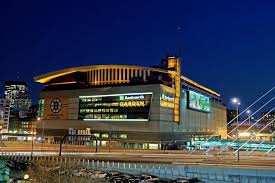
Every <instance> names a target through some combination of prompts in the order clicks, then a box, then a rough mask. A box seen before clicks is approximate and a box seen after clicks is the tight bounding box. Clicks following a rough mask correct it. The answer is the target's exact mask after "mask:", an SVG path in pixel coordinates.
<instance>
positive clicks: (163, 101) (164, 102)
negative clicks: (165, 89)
mask: <svg viewBox="0 0 275 183" xmlns="http://www.w3.org/2000/svg"><path fill="white" fill-rule="evenodd" d="M174 100H175V98H174V96H170V95H167V94H164V93H162V94H161V95H160V106H161V107H167V108H174Z"/></svg>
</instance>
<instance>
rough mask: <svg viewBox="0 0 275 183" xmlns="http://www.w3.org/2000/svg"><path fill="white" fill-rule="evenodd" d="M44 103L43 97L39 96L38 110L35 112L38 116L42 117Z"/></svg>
mask: <svg viewBox="0 0 275 183" xmlns="http://www.w3.org/2000/svg"><path fill="white" fill-rule="evenodd" d="M44 103H45V100H44V99H43V98H40V99H39V100H38V112H37V116H38V117H43V114H44V105H45V104H44Z"/></svg>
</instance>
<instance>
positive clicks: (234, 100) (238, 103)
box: [231, 98, 241, 162]
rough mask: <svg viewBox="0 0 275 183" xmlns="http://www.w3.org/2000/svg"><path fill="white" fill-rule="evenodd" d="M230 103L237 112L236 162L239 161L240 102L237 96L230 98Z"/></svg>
mask: <svg viewBox="0 0 275 183" xmlns="http://www.w3.org/2000/svg"><path fill="white" fill-rule="evenodd" d="M231 102H232V104H234V105H236V109H237V111H236V114H237V116H236V117H237V129H236V130H237V135H236V137H237V156H238V162H239V161H240V150H239V105H241V102H240V100H239V99H238V98H232V99H231Z"/></svg>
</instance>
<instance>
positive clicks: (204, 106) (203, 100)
mask: <svg viewBox="0 0 275 183" xmlns="http://www.w3.org/2000/svg"><path fill="white" fill-rule="evenodd" d="M188 104H189V108H191V109H196V110H200V111H204V112H210V98H209V97H207V96H205V95H202V94H199V93H196V92H194V91H189V103H188Z"/></svg>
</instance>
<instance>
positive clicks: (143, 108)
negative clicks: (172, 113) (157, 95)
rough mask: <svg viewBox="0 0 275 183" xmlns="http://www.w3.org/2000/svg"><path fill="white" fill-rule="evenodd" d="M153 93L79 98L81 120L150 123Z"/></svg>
mask: <svg viewBox="0 0 275 183" xmlns="http://www.w3.org/2000/svg"><path fill="white" fill-rule="evenodd" d="M151 99H152V93H151V92H147V93H126V94H113V95H94V96H80V97H79V119H81V120H85V121H93V120H99V121H100V120H102V121H110V120H120V121H131V120H134V121H148V120H149V112H150V105H151Z"/></svg>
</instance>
